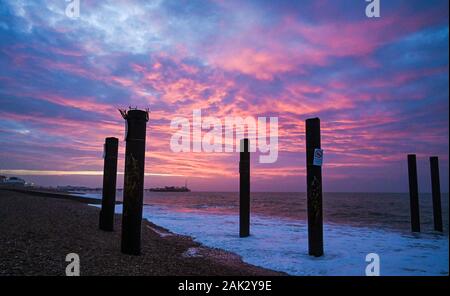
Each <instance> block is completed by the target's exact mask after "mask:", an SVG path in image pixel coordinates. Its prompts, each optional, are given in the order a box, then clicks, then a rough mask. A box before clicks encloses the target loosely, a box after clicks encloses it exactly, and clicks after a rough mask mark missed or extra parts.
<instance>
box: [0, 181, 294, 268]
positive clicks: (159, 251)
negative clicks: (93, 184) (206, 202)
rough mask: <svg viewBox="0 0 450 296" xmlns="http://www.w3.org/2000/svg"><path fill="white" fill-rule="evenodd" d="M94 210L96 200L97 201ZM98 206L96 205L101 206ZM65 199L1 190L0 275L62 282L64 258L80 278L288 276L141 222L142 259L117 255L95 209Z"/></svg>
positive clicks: (113, 237) (115, 236)
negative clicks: (76, 260) (72, 257)
mask: <svg viewBox="0 0 450 296" xmlns="http://www.w3.org/2000/svg"><path fill="white" fill-rule="evenodd" d="M96 201H97V203H96V204H98V200H96ZM100 202H101V201H100ZM89 204H92V201H91V200H90V199H84V198H77V197H73V196H70V195H68V194H64V193H57V194H52V193H49V192H42V191H40V192H36V191H33V192H29V191H26V190H7V189H3V188H2V189H0V218H1V221H0V222H1V223H0V233H1V234H2V235H1V236H0V275H56V276H58V275H59V276H64V275H65V268H66V266H67V264H68V263H67V262H65V256H66V255H67V254H68V253H77V254H79V256H80V270H81V275H82V276H84V275H148V276H163V275H173V276H189V275H203V276H209V275H211V276H214V275H234V276H239V275H250V276H272V275H287V274H285V273H282V272H277V271H273V270H269V269H265V268H262V267H258V266H254V265H251V264H247V263H245V262H243V261H242V259H241V257H240V256H239V255H236V254H234V253H231V252H228V251H224V250H222V249H216V248H209V247H206V246H204V245H202V244H201V243H198V242H195V241H194V240H193V239H192V238H191V237H189V236H183V235H179V234H175V233H172V232H170V231H169V230H167V229H165V228H163V227H160V226H158V225H156V224H153V223H151V222H149V221H148V220H146V219H142V220H143V221H142V255H140V256H130V255H124V254H122V253H121V252H120V233H121V232H120V229H121V215H119V214H116V215H115V231H114V232H105V231H101V230H99V229H98V214H99V208H97V207H92V206H89Z"/></svg>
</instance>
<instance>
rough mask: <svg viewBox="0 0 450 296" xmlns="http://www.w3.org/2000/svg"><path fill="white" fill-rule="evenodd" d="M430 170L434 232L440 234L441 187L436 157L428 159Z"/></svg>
mask: <svg viewBox="0 0 450 296" xmlns="http://www.w3.org/2000/svg"><path fill="white" fill-rule="evenodd" d="M430 168H431V192H432V195H433V220H434V230H436V231H440V232H442V231H444V229H443V227H442V209H441V185H440V181H439V159H438V157H437V156H432V157H430Z"/></svg>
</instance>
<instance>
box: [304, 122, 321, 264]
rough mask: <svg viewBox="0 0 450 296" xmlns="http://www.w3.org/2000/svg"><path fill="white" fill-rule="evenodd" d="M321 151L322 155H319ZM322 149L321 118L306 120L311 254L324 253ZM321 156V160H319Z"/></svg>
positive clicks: (309, 246)
mask: <svg viewBox="0 0 450 296" xmlns="http://www.w3.org/2000/svg"><path fill="white" fill-rule="evenodd" d="M316 153H317V154H318V155H315V154H316ZM319 153H320V155H319ZM321 153H322V150H321V144H320V119H319V118H310V119H307V120H306V184H307V185H306V188H307V210H308V251H309V255H311V256H315V257H320V256H322V255H323V216H322V167H321V165H322V163H321V157H322V154H321ZM319 156H320V161H318V160H319Z"/></svg>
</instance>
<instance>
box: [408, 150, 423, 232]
mask: <svg viewBox="0 0 450 296" xmlns="http://www.w3.org/2000/svg"><path fill="white" fill-rule="evenodd" d="M408 176H409V203H410V210H411V231H412V232H420V214H419V186H418V185H417V164H416V155H415V154H408Z"/></svg>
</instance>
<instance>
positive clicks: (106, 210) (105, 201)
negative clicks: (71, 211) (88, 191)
mask: <svg viewBox="0 0 450 296" xmlns="http://www.w3.org/2000/svg"><path fill="white" fill-rule="evenodd" d="M118 149H119V139H117V138H106V139H105V144H104V150H103V153H104V154H103V157H104V159H105V160H104V167H103V189H102V209H101V210H100V217H99V228H100V229H101V230H104V231H113V230H114V208H115V205H116V180H117V155H118Z"/></svg>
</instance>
